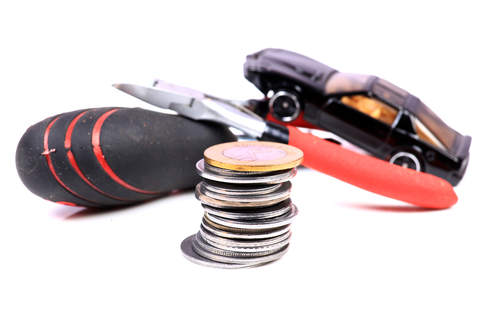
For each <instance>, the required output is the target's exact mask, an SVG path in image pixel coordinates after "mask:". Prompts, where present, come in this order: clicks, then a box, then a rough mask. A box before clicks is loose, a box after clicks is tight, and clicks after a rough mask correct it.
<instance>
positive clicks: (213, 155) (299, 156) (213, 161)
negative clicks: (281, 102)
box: [203, 141, 303, 171]
mask: <svg viewBox="0 0 480 320" xmlns="http://www.w3.org/2000/svg"><path fill="white" fill-rule="evenodd" d="M248 145H258V146H267V147H272V148H276V149H280V150H283V151H285V152H286V153H287V155H286V156H285V157H282V158H280V159H274V160H265V161H245V160H235V159H232V158H229V157H227V156H225V155H224V154H223V152H224V151H225V150H227V149H229V148H234V147H243V146H248ZM203 155H204V159H205V162H206V163H208V164H209V165H211V166H215V167H219V168H222V169H228V170H234V171H277V170H283V169H291V168H294V167H296V166H298V165H300V164H301V163H302V161H303V151H302V150H300V149H298V148H296V147H293V146H290V145H287V144H281V143H277V142H267V141H238V142H227V143H221V144H217V145H215V146H212V147H210V148H208V149H206V150H205V152H204V153H203Z"/></svg>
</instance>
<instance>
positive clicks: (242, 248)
mask: <svg viewBox="0 0 480 320" xmlns="http://www.w3.org/2000/svg"><path fill="white" fill-rule="evenodd" d="M200 234H201V235H202V237H203V238H204V239H205V241H207V242H208V243H210V242H212V243H210V244H211V245H212V246H214V247H217V248H226V247H232V248H237V249H238V250H235V249H229V250H232V251H239V252H247V251H265V250H268V249H274V248H278V247H279V246H282V245H281V243H284V244H287V243H288V242H290V236H291V231H289V232H286V233H284V234H281V235H279V236H276V237H273V238H265V239H255V240H251V239H229V238H227V237H224V236H218V235H216V234H214V233H212V232H210V231H209V230H208V229H206V228H205V227H204V226H203V225H200Z"/></svg>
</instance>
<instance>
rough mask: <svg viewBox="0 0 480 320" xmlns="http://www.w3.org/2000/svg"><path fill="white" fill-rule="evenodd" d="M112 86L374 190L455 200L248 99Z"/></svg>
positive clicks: (428, 179)
mask: <svg viewBox="0 0 480 320" xmlns="http://www.w3.org/2000/svg"><path fill="white" fill-rule="evenodd" d="M113 86H114V87H115V88H117V89H119V90H121V91H124V92H126V93H128V94H130V95H132V96H134V97H136V98H138V99H140V100H142V101H145V102H147V103H150V104H152V105H154V106H157V107H160V108H163V109H170V110H174V111H176V112H177V113H179V114H180V115H182V116H185V117H188V118H191V119H194V120H200V121H210V122H217V123H221V124H224V125H228V126H231V127H235V128H237V129H239V130H241V131H243V132H244V133H245V134H247V135H249V136H251V137H252V138H255V139H259V140H264V141H273V142H281V143H285V144H289V145H291V146H295V147H298V148H299V149H301V150H302V151H303V152H304V161H303V165H304V166H306V167H309V168H312V169H314V170H317V171H320V172H323V173H325V174H327V175H330V176H333V177H335V178H337V179H340V180H342V181H344V182H347V183H349V184H352V185H355V186H357V187H359V188H362V189H364V190H368V191H370V192H373V193H376V194H380V195H383V196H386V197H389V198H393V199H397V200H400V201H404V202H407V203H411V204H414V205H417V206H421V207H426V208H435V209H443V208H448V207H450V206H452V205H454V204H455V203H456V202H457V200H458V198H457V195H456V194H455V192H454V190H453V187H452V186H451V185H450V184H449V183H448V182H447V181H445V180H443V179H441V178H438V177H435V176H433V175H430V174H426V173H423V172H417V171H415V170H411V169H407V168H402V167H400V166H396V165H392V164H390V163H387V162H385V161H382V160H379V159H376V158H373V157H369V156H366V155H361V154H358V153H355V152H353V151H351V150H347V149H345V148H342V147H341V146H338V145H337V144H334V143H332V142H329V141H326V140H324V139H321V138H318V137H315V136H313V135H311V134H306V133H304V132H302V131H300V130H299V129H298V128H296V127H293V126H288V125H287V126H283V125H280V124H276V123H273V122H268V121H264V120H263V119H261V118H259V117H258V116H256V115H253V114H252V112H250V111H249V110H247V109H246V108H245V106H246V105H248V101H235V100H228V99H222V98H217V97H213V96H210V95H208V94H204V93H202V92H199V91H197V90H193V89H189V88H185V87H182V86H177V85H172V84H168V83H166V82H160V83H158V84H156V86H155V87H144V86H139V85H135V84H121V83H120V84H114V85H113Z"/></svg>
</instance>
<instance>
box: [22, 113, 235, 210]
mask: <svg viewBox="0 0 480 320" xmlns="http://www.w3.org/2000/svg"><path fill="white" fill-rule="evenodd" d="M236 140H237V139H236V136H235V135H234V134H233V133H232V132H231V131H230V130H228V128H227V127H225V126H222V125H218V124H206V123H202V122H198V121H192V120H189V119H187V118H184V117H180V116H176V115H171V114H165V113H159V112H153V111H149V110H145V109H140V108H98V109H86V110H77V111H73V112H68V113H64V114H60V115H56V116H53V117H49V118H47V119H45V120H43V121H41V122H39V123H37V124H35V125H33V126H31V127H30V128H28V129H27V131H26V132H25V134H24V135H23V136H22V138H21V139H20V142H19V144H18V147H17V151H16V166H17V171H18V174H19V176H20V179H21V180H22V182H23V183H24V184H25V186H26V187H27V188H28V189H29V190H30V191H31V192H33V193H34V194H36V195H38V196H40V197H41V198H43V199H46V200H49V201H53V202H56V203H61V204H65V205H72V206H84V207H105V206H117V205H125V204H131V203H135V202H139V201H145V200H148V199H152V198H156V197H159V196H162V195H165V194H168V193H169V192H171V191H173V190H177V189H187V188H193V187H194V186H195V185H196V184H197V183H198V182H200V180H201V178H200V177H199V176H198V174H197V173H196V169H195V163H196V162H197V161H198V159H200V158H202V157H203V151H204V150H205V149H207V148H208V147H210V146H213V145H216V144H219V143H224V142H231V141H236Z"/></svg>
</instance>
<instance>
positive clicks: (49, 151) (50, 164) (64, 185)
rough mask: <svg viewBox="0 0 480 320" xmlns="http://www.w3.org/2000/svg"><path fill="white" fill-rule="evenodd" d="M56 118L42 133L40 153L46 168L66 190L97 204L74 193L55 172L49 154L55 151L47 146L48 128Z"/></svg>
mask: <svg viewBox="0 0 480 320" xmlns="http://www.w3.org/2000/svg"><path fill="white" fill-rule="evenodd" d="M58 118H60V116H58V117H56V118H55V119H54V120H53V121H52V122H50V123H49V124H48V126H47V128H46V129H45V133H44V136H43V148H44V150H45V151H44V152H43V153H42V154H43V155H44V156H45V159H46V160H47V165H48V168H49V169H50V172H51V173H52V175H53V177H54V178H55V180H57V182H58V183H59V184H60V185H61V186H62V187H63V188H64V189H65V190H67V191H68V192H70V193H71V194H73V195H75V196H77V197H79V198H80V199H83V200H85V201H88V202H91V203H96V204H98V203H97V202H95V201H92V200H90V199H86V198H84V197H82V196H81V195H79V194H77V193H75V191H73V190H72V189H70V188H69V187H67V185H66V184H65V183H63V181H62V180H60V177H59V176H58V175H57V172H56V171H55V168H54V167H53V163H52V158H51V156H50V153H51V152H55V150H50V149H49V147H48V137H49V136H50V129H51V128H52V126H53V124H54V123H55V121H57V120H58Z"/></svg>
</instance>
